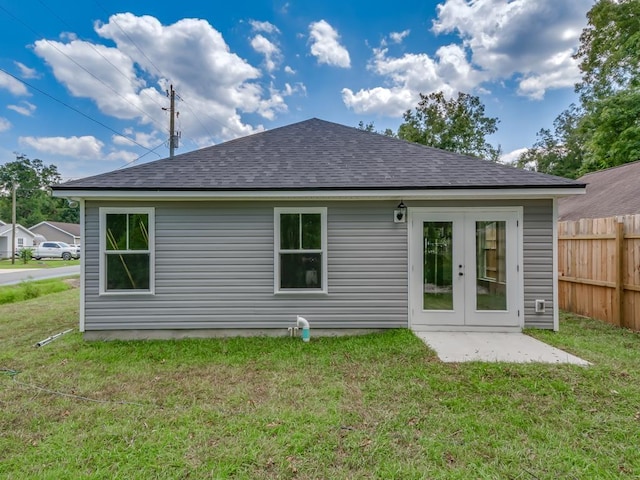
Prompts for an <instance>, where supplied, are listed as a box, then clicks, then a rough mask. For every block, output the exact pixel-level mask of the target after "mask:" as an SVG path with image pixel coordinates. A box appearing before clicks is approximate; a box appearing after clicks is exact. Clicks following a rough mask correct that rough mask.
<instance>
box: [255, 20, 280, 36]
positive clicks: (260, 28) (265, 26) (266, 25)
mask: <svg viewBox="0 0 640 480" xmlns="http://www.w3.org/2000/svg"><path fill="white" fill-rule="evenodd" d="M249 24H250V25H251V28H252V29H253V31H254V32H265V33H280V30H278V27H276V26H275V25H274V24H273V23H270V22H259V21H257V20H249Z"/></svg>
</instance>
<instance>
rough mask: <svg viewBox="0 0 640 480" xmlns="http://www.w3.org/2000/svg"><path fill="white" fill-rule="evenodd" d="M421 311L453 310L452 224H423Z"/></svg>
mask: <svg viewBox="0 0 640 480" xmlns="http://www.w3.org/2000/svg"><path fill="white" fill-rule="evenodd" d="M422 238H423V247H424V255H423V262H424V268H423V270H422V271H423V274H424V278H423V295H424V301H423V309H424V310H453V261H452V259H453V243H452V240H453V222H424V223H423V236H422Z"/></svg>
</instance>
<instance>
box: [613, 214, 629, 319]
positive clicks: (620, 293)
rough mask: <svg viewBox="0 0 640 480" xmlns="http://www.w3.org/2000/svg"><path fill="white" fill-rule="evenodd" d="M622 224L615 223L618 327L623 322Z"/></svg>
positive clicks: (616, 314) (616, 317) (623, 263)
mask: <svg viewBox="0 0 640 480" xmlns="http://www.w3.org/2000/svg"><path fill="white" fill-rule="evenodd" d="M625 263H626V262H625V257H624V223H623V222H621V221H619V220H618V222H617V223H616V293H615V314H614V315H615V321H616V325H618V326H620V327H624V326H625V321H624V267H625Z"/></svg>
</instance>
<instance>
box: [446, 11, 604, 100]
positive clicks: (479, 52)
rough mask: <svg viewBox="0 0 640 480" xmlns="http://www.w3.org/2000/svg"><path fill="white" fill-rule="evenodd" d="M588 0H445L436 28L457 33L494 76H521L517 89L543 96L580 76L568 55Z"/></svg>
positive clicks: (475, 60)
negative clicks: (566, 0)
mask: <svg viewBox="0 0 640 480" xmlns="http://www.w3.org/2000/svg"><path fill="white" fill-rule="evenodd" d="M592 4H593V2H592V1H591V0H574V1H571V2H558V1H557V0H538V1H535V2H533V1H529V0H513V1H508V0H477V1H474V2H467V1H465V0H446V1H445V2H444V3H442V4H440V5H438V17H437V19H436V20H435V21H434V22H433V31H434V32H435V33H456V34H457V35H458V36H459V37H460V38H461V40H462V43H463V45H464V47H465V49H467V50H468V51H469V52H470V53H471V61H472V63H473V64H474V65H477V67H478V68H479V69H481V70H483V71H485V72H487V74H488V76H489V77H490V78H492V79H506V78H511V77H512V76H513V75H516V76H518V77H520V80H519V82H520V85H519V89H518V93H520V94H521V95H526V96H529V97H531V98H542V96H543V95H544V93H545V91H546V90H548V89H550V88H566V87H572V86H573V85H574V84H575V83H576V81H578V80H579V78H580V77H579V71H578V63H577V61H576V60H574V59H573V58H572V57H571V54H572V53H574V52H575V50H576V49H577V47H578V44H579V37H580V33H581V31H582V28H583V27H584V26H585V25H586V18H585V14H586V12H587V11H588V10H589V9H590V8H591V6H592Z"/></svg>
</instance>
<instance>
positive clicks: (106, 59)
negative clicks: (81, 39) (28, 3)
mask: <svg viewBox="0 0 640 480" xmlns="http://www.w3.org/2000/svg"><path fill="white" fill-rule="evenodd" d="M38 1H39V2H40V3H41V4H42V6H43V7H44V8H46V9H47V10H48V11H49V13H51V15H53V16H54V17H56V18H57V19H58V20H59V21H60V23H62V24H64V25H66V26H67V28H69V29H70V30H73V27H72V26H71V25H69V23H68V22H67V21H65V20H64V19H63V18H61V17H60V16H59V15H58V14H57V13H56V12H55V11H54V10H52V9H51V8H49V6H48V5H47V4H46V3H44V2H43V0H38ZM87 44H88V45H89V46H90V47H91V48H92V49H93V50H94V51H95V52H96V53H97V54H98V55H100V56H101V57H102V58H103V59H104V60H105V61H106V62H107V63H108V64H109V65H111V66H112V67H113V68H114V69H115V70H116V71H117V72H118V73H119V74H120V75H122V76H123V77H124V78H125V79H127V80H129V77H128V76H127V74H126V73H124V72H123V71H122V70H120V69H119V68H118V66H117V65H114V64H113V63H112V62H111V60H109V59H108V58H107V57H105V56H104V55H103V54H102V52H101V51H100V50H98V49H97V48H96V46H95V45H94V44H93V43H91V42H87ZM140 93H143V94H144V95H145V96H146V97H147V98H148V99H149V100H151V101H152V102H154V103H155V104H156V105H158V106H159V107H161V108H162V105H161V104H160V103H159V102H158V101H157V100H156V99H155V98H153V97H152V96H151V95H149V94H148V93H147V92H146V91H144V90H142V91H141V92H140Z"/></svg>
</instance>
